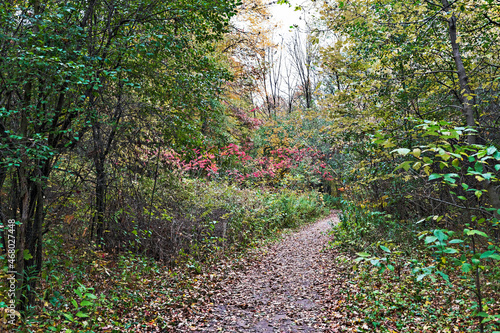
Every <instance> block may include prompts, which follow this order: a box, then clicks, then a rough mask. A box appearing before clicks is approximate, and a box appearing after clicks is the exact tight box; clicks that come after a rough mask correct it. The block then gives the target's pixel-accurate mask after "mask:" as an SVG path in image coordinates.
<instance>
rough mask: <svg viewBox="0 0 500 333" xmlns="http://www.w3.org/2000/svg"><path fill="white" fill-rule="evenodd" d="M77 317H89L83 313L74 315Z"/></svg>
mask: <svg viewBox="0 0 500 333" xmlns="http://www.w3.org/2000/svg"><path fill="white" fill-rule="evenodd" d="M76 316H77V317H80V318H88V317H90V316H89V315H88V314H86V313H83V312H82V311H79V312H78V313H77V314H76Z"/></svg>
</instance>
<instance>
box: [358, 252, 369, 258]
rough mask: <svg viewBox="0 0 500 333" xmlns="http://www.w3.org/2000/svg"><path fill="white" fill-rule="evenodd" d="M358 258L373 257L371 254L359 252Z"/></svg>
mask: <svg viewBox="0 0 500 333" xmlns="http://www.w3.org/2000/svg"><path fill="white" fill-rule="evenodd" d="M356 254H357V255H358V256H360V257H369V256H371V254H369V253H367V252H359V253H356Z"/></svg>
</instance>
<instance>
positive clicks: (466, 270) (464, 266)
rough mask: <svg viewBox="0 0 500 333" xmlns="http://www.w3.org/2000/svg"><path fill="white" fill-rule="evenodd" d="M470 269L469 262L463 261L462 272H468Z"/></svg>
mask: <svg viewBox="0 0 500 333" xmlns="http://www.w3.org/2000/svg"><path fill="white" fill-rule="evenodd" d="M471 269H472V266H471V264H468V263H465V264H463V265H462V272H464V273H468V272H470V270H471Z"/></svg>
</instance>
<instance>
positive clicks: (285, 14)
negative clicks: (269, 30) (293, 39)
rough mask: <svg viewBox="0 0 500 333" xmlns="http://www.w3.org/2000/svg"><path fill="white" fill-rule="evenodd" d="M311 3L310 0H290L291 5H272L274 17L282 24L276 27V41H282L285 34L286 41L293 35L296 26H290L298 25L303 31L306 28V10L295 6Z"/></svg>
mask: <svg viewBox="0 0 500 333" xmlns="http://www.w3.org/2000/svg"><path fill="white" fill-rule="evenodd" d="M309 3H310V1H309V0H290V4H291V6H289V5H277V4H274V5H272V6H271V7H270V12H271V15H272V17H273V19H274V20H275V21H276V22H277V23H281V26H278V28H276V33H275V37H274V38H275V41H276V42H279V41H281V36H283V37H284V39H285V41H286V40H287V39H288V38H287V37H289V36H291V35H293V33H294V30H295V29H296V28H294V29H290V26H294V25H297V26H298V27H299V29H300V30H301V31H303V30H304V29H305V26H306V24H305V21H304V15H306V12H304V10H297V11H296V10H295V7H296V6H297V5H300V6H304V5H307V4H309ZM309 19H310V17H309Z"/></svg>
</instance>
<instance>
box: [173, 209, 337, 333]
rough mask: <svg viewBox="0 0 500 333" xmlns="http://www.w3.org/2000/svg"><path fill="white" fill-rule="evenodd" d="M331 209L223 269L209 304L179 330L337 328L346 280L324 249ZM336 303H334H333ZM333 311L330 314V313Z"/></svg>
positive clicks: (298, 330)
mask: <svg viewBox="0 0 500 333" xmlns="http://www.w3.org/2000/svg"><path fill="white" fill-rule="evenodd" d="M336 222H337V214H336V213H333V214H332V215H330V216H329V217H327V218H324V219H322V220H320V221H318V222H316V223H314V224H310V225H306V226H304V227H302V228H301V229H299V230H298V231H296V232H293V233H291V234H288V235H286V236H284V237H283V239H281V240H280V241H278V242H274V243H271V244H268V245H267V246H263V247H261V248H258V249H256V250H254V251H253V252H252V253H250V254H249V255H250V257H251V258H250V259H248V261H247V262H246V264H245V265H243V266H240V267H239V268H235V269H232V270H231V271H230V272H227V274H226V276H227V277H226V278H224V279H222V280H221V281H220V282H219V283H217V285H218V290H217V292H216V293H215V294H214V295H213V296H212V297H211V298H210V303H208V304H203V305H200V306H199V307H196V308H195V309H194V310H193V312H192V313H191V315H190V316H187V318H186V320H185V321H184V323H183V324H181V325H180V327H178V330H179V331H184V332H185V331H194V332H264V333H265V332H336V331H341V330H343V329H345V327H340V325H339V324H335V323H334V322H332V318H333V319H335V318H334V317H335V313H332V310H333V309H335V307H336V304H337V303H339V302H342V300H341V298H340V295H339V293H338V290H339V288H342V281H343V280H344V279H342V278H339V276H336V273H335V272H334V271H333V270H332V261H334V257H335V253H334V252H333V251H332V250H331V249H327V245H328V240H329V236H328V231H329V230H330V228H331V224H332V223H336ZM337 307H338V306H337ZM332 314H333V316H332Z"/></svg>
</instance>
